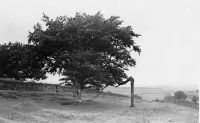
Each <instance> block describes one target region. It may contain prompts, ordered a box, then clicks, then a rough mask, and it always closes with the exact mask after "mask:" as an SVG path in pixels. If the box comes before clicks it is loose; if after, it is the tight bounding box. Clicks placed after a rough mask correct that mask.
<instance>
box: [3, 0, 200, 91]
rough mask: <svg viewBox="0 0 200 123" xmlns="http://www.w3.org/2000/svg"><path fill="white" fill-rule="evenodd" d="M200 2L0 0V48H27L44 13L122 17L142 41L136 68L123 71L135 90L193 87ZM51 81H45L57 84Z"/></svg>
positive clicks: (198, 58) (196, 71)
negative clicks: (24, 45)
mask: <svg viewBox="0 0 200 123" xmlns="http://www.w3.org/2000/svg"><path fill="white" fill-rule="evenodd" d="M199 5H200V1H199V0H84V1H83V0H0V43H1V44H2V43H7V42H9V41H11V42H15V41H19V42H22V43H27V42H28V41H27V36H28V31H32V30H33V26H34V25H35V24H36V23H37V22H41V18H42V15H43V13H45V14H46V15H48V16H50V17H51V18H55V17H57V16H63V15H67V16H73V15H74V14H75V13H76V12H85V13H87V14H95V13H96V12H98V11H101V12H102V13H103V14H104V17H105V18H108V17H110V16H112V15H116V16H120V19H121V20H123V21H124V23H123V26H127V25H131V26H132V27H133V31H134V32H136V33H138V34H141V35H142V36H141V37H139V38H136V39H135V42H136V43H137V44H138V45H140V46H141V49H142V53H141V55H140V56H139V55H138V54H135V53H132V57H133V58H135V59H136V61H137V65H136V66H135V67H133V68H130V70H129V71H128V72H127V74H128V75H129V76H133V77H134V78H135V85H136V86H171V87H183V88H197V87H198V83H199V81H200V76H198V75H199V74H200V65H199V64H198V63H200V54H199V53H200V47H199V46H200V37H199V35H198V34H200V7H199ZM58 78H59V76H50V77H49V78H48V79H47V80H46V82H47V81H48V82H58Z"/></svg>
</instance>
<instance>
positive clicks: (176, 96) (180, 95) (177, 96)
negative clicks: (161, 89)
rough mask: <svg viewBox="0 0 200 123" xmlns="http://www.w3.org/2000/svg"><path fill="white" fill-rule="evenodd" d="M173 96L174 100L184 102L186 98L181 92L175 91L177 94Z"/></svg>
mask: <svg viewBox="0 0 200 123" xmlns="http://www.w3.org/2000/svg"><path fill="white" fill-rule="evenodd" d="M174 96H175V99H178V100H179V99H183V100H185V99H186V98H187V95H186V94H185V92H183V91H177V92H175V94H174Z"/></svg>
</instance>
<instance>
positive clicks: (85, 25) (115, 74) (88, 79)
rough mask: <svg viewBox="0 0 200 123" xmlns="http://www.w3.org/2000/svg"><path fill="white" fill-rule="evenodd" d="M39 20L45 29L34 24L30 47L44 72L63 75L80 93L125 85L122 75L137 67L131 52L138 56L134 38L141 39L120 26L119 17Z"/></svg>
mask: <svg viewBox="0 0 200 123" xmlns="http://www.w3.org/2000/svg"><path fill="white" fill-rule="evenodd" d="M42 20H43V22H44V23H45V25H46V27H45V29H43V28H42V26H41V24H39V23H37V24H36V25H35V26H34V31H33V32H30V34H29V44H32V45H33V46H35V47H37V48H38V53H39V54H40V58H41V59H42V60H43V61H44V63H45V68H44V69H45V71H46V72H50V73H56V72H58V73H60V74H62V75H64V76H65V78H63V80H65V82H66V83H67V84H68V85H71V86H76V87H75V88H79V90H82V89H84V88H87V87H93V88H96V89H100V88H103V87H105V86H109V85H110V86H118V85H123V84H125V83H126V82H127V81H126V80H127V79H128V76H127V75H126V73H125V71H126V70H128V67H132V66H135V65H136V61H135V59H133V58H132V57H131V55H130V52H131V51H135V52H138V53H140V52H141V49H140V48H139V46H137V45H136V43H135V41H134V40H133V37H138V36H140V35H139V34H136V33H134V32H133V30H132V27H131V26H126V27H124V26H122V22H123V21H121V20H120V19H119V17H118V16H111V17H110V18H108V19H105V18H104V17H103V15H102V14H101V13H100V12H98V13H96V14H95V15H88V14H85V13H82V14H81V13H76V15H75V16H74V17H67V16H59V17H57V18H56V19H50V18H49V17H48V16H46V15H44V16H43V19H42Z"/></svg>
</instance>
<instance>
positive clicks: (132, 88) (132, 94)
mask: <svg viewBox="0 0 200 123" xmlns="http://www.w3.org/2000/svg"><path fill="white" fill-rule="evenodd" d="M130 81H131V105H130V107H135V105H134V79H133V77H132V76H131V77H130Z"/></svg>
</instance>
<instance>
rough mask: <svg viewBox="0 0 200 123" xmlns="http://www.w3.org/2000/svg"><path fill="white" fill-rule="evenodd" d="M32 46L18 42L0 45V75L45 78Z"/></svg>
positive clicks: (16, 77)
mask: <svg viewBox="0 0 200 123" xmlns="http://www.w3.org/2000/svg"><path fill="white" fill-rule="evenodd" d="M34 50H35V48H34V47H33V46H31V45H24V44H22V43H19V42H15V43H11V42H9V43H8V44H3V45H0V77H8V78H14V79H17V80H25V79H27V78H34V79H36V80H38V79H41V78H42V79H45V78H46V76H45V73H46V72H45V71H43V70H42V68H43V66H44V65H43V64H42V62H41V60H38V58H39V57H37V56H36V54H37V52H36V50H35V51H34Z"/></svg>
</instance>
